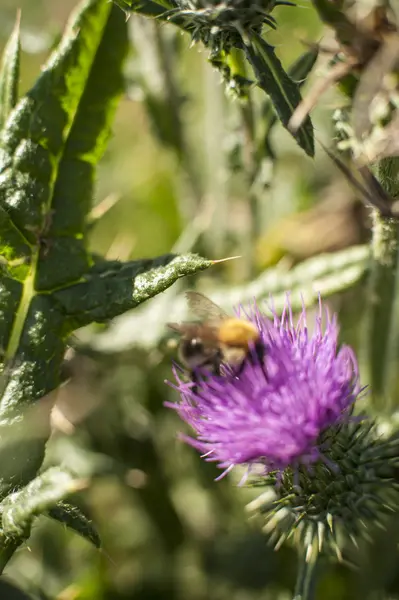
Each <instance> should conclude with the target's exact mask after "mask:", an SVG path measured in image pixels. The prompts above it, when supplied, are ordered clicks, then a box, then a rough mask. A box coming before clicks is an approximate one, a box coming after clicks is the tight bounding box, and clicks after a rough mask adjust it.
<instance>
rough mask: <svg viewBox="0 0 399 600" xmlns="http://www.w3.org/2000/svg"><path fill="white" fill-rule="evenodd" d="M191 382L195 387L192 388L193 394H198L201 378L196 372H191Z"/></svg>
mask: <svg viewBox="0 0 399 600" xmlns="http://www.w3.org/2000/svg"><path fill="white" fill-rule="evenodd" d="M189 374H190V380H191V381H192V382H193V384H194V385H193V386H192V388H191V392H192V393H193V394H196V393H197V392H198V383H199V378H198V375H197V373H196V372H195V371H190V373H189Z"/></svg>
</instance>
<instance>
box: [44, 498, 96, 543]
mask: <svg viewBox="0 0 399 600" xmlns="http://www.w3.org/2000/svg"><path fill="white" fill-rule="evenodd" d="M48 515H49V517H51V518H52V519H55V520H56V521H59V522H60V523H63V524H64V525H66V527H68V528H69V529H72V530H73V531H75V532H76V533H78V534H79V535H81V536H82V537H84V538H85V540H87V541H88V542H90V543H91V544H93V546H95V547H96V548H100V547H101V539H100V536H99V535H98V533H97V531H96V529H95V528H94V527H93V525H92V523H91V521H90V520H89V519H88V518H87V517H86V515H84V514H83V513H82V511H81V510H80V509H79V508H78V507H77V506H73V505H72V504H67V503H66V502H58V504H57V506H55V507H54V508H51V509H50V510H49V511H48Z"/></svg>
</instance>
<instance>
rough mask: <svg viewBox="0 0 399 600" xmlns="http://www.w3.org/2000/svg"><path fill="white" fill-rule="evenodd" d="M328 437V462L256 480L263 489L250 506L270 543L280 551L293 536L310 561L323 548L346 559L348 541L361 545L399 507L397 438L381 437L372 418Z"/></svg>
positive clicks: (346, 425)
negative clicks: (344, 556)
mask: <svg viewBox="0 0 399 600" xmlns="http://www.w3.org/2000/svg"><path fill="white" fill-rule="evenodd" d="M325 436H326V437H327V438H328V437H330V438H331V440H330V442H331V443H329V444H327V445H326V451H325V453H326V459H327V460H325V461H324V462H319V463H316V464H314V465H312V468H311V469H305V468H303V467H299V469H297V470H296V471H293V470H292V469H290V468H288V469H286V470H285V472H284V473H282V474H281V473H270V474H269V475H268V476H266V477H264V476H263V477H259V478H258V479H257V480H253V481H252V482H251V484H252V485H257V486H259V487H260V488H262V490H263V493H262V494H261V495H260V496H259V497H258V498H256V499H255V500H254V501H253V502H251V503H250V504H249V505H248V510H249V512H250V513H252V514H258V515H259V514H260V515H261V516H262V518H263V520H264V527H263V528H264V531H265V532H266V533H268V534H269V542H270V543H271V544H272V545H274V546H275V548H276V549H278V548H279V547H280V546H281V545H282V544H283V543H284V542H285V541H286V540H292V541H294V542H295V543H296V544H297V545H298V546H299V547H300V548H301V549H302V551H303V552H304V553H305V556H306V559H307V560H308V561H310V560H314V558H315V556H316V555H317V554H318V553H319V552H321V551H327V552H333V553H335V555H336V556H337V558H338V559H339V560H342V555H343V551H344V549H345V547H346V545H347V543H348V542H349V541H350V542H352V543H353V544H354V545H355V546H357V545H358V540H359V539H360V538H362V537H363V538H366V539H367V538H370V537H371V536H370V533H369V530H370V528H371V526H374V527H375V526H378V527H383V525H384V515H386V514H392V513H393V512H394V511H397V509H398V499H399V497H398V487H399V486H398V484H397V483H396V482H395V472H396V470H397V464H398V460H399V443H398V441H399V440H398V436H397V435H394V436H391V437H390V438H383V437H381V436H380V434H379V432H378V428H377V426H376V424H375V423H374V422H372V421H371V420H370V419H368V420H365V421H357V422H355V421H351V422H346V423H344V424H342V425H339V426H336V427H333V428H332V429H330V430H329V431H328V432H327V433H326V434H325ZM326 441H327V440H326Z"/></svg>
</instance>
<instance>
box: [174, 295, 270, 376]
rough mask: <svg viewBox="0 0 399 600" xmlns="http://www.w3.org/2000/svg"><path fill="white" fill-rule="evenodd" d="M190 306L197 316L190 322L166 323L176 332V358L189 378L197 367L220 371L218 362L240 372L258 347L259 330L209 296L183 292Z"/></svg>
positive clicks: (257, 351) (216, 372)
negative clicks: (177, 339)
mask: <svg viewBox="0 0 399 600" xmlns="http://www.w3.org/2000/svg"><path fill="white" fill-rule="evenodd" d="M186 296H187V300H188V303H189V306H190V308H191V309H192V311H193V312H194V313H196V314H197V316H199V317H200V318H201V321H198V322H193V323H181V324H179V323H169V324H168V326H169V327H170V328H171V329H173V330H174V331H176V332H177V333H179V335H180V343H179V358H180V360H181V362H182V363H183V365H184V366H185V367H186V369H187V370H188V372H189V373H190V376H191V378H192V380H194V379H195V372H196V371H197V370H198V369H201V370H208V371H210V372H211V373H213V374H216V375H220V374H221V372H222V371H223V369H221V367H222V366H225V367H229V368H231V369H234V370H235V371H236V374H239V373H240V372H241V369H242V367H243V364H244V360H245V358H246V357H247V356H249V355H250V351H251V349H252V348H255V350H256V353H257V354H259V352H261V351H262V348H261V344H260V343H259V342H260V334H259V331H258V330H257V328H256V327H255V325H253V324H252V323H250V322H249V321H244V320H242V319H238V318H235V317H231V316H229V315H227V314H226V313H225V312H224V311H223V310H222V309H221V308H219V307H218V306H217V305H216V304H214V303H213V302H212V301H211V300H209V298H207V297H206V296H203V295H202V294H199V293H198V292H187V293H186Z"/></svg>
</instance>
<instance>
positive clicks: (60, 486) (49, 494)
mask: <svg viewBox="0 0 399 600" xmlns="http://www.w3.org/2000/svg"><path fill="white" fill-rule="evenodd" d="M83 483H84V482H82V480H78V479H76V478H75V477H73V476H72V475H71V474H70V473H68V472H66V471H63V470H61V469H59V468H57V467H53V468H51V469H48V470H47V471H45V472H44V473H41V474H40V475H38V476H37V477H36V478H35V479H33V480H32V481H31V482H30V483H28V485H27V486H25V487H24V488H23V489H22V490H20V491H18V492H14V493H13V494H10V495H9V496H7V498H6V499H5V500H3V502H2V503H1V504H0V513H1V522H2V530H3V531H2V533H3V535H5V536H6V537H10V538H14V539H15V538H16V539H25V538H26V537H27V536H28V535H29V533H30V526H31V523H32V520H33V518H34V517H36V516H38V515H40V514H42V513H44V512H47V511H48V510H49V509H51V508H53V507H54V505H55V504H57V503H58V502H60V500H63V499H64V498H65V497H66V496H69V495H70V494H72V493H74V492H76V491H78V490H80V489H82V487H83Z"/></svg>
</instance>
